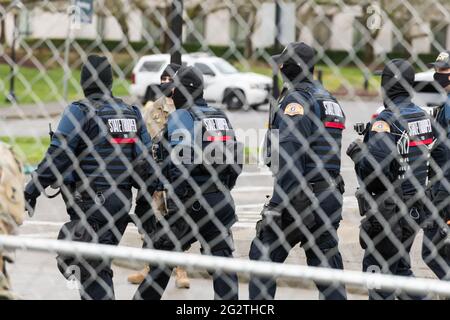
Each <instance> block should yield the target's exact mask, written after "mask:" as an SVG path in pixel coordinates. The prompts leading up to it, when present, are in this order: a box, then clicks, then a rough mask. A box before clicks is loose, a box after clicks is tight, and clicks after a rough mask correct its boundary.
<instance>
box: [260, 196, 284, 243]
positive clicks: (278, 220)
mask: <svg viewBox="0 0 450 320" xmlns="http://www.w3.org/2000/svg"><path fill="white" fill-rule="evenodd" d="M261 216H262V219H261V220H260V221H259V222H258V223H257V225H256V235H257V236H259V234H260V233H261V231H262V230H263V229H264V228H271V229H272V230H275V231H277V230H278V229H281V228H282V213H281V210H280V209H279V208H277V207H276V205H274V204H272V203H268V204H265V205H264V207H263V209H262V211H261ZM274 227H275V228H274Z"/></svg>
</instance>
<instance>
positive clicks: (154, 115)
mask: <svg viewBox="0 0 450 320" xmlns="http://www.w3.org/2000/svg"><path fill="white" fill-rule="evenodd" d="M173 111H175V106H174V104H173V101H172V99H170V98H167V97H165V96H162V97H160V98H159V99H157V100H156V101H148V102H147V103H146V104H145V106H144V112H143V116H144V121H145V123H146V125H147V129H148V132H149V133H150V136H151V137H152V139H155V137H156V136H157V135H158V134H159V133H160V132H161V131H162V130H163V129H164V126H165V125H166V122H167V118H168V117H169V114H170V113H172V112H173ZM153 206H154V208H156V209H157V211H158V212H157V213H159V214H163V215H164V214H165V213H166V206H165V201H164V192H163V191H155V192H154V193H153Z"/></svg>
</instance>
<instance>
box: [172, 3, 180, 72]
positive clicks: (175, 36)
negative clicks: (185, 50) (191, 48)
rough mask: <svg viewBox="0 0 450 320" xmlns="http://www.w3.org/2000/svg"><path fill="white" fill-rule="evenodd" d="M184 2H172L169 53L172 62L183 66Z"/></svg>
mask: <svg viewBox="0 0 450 320" xmlns="http://www.w3.org/2000/svg"><path fill="white" fill-rule="evenodd" d="M182 36H183V0H172V12H171V18H170V34H169V40H170V41H169V44H170V48H169V52H170V62H171V63H176V64H179V65H181V44H182V43H183V39H182Z"/></svg>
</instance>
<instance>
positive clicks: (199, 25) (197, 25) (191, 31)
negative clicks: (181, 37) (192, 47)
mask: <svg viewBox="0 0 450 320" xmlns="http://www.w3.org/2000/svg"><path fill="white" fill-rule="evenodd" d="M205 20H206V19H205V16H204V15H201V16H197V17H193V18H192V19H191V20H190V21H189V23H186V24H185V25H186V40H185V42H186V43H197V44H198V43H200V44H201V43H202V42H203V39H204V38H205Z"/></svg>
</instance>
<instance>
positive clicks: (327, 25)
mask: <svg viewBox="0 0 450 320" xmlns="http://www.w3.org/2000/svg"><path fill="white" fill-rule="evenodd" d="M314 22H315V25H314V26H313V28H312V29H313V36H314V39H315V40H316V41H317V43H318V44H319V45H320V46H322V47H324V48H325V49H327V48H329V46H330V39H331V35H332V32H331V24H332V23H333V17H332V16H324V17H323V18H322V19H321V20H320V21H317V20H316V21H314Z"/></svg>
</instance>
